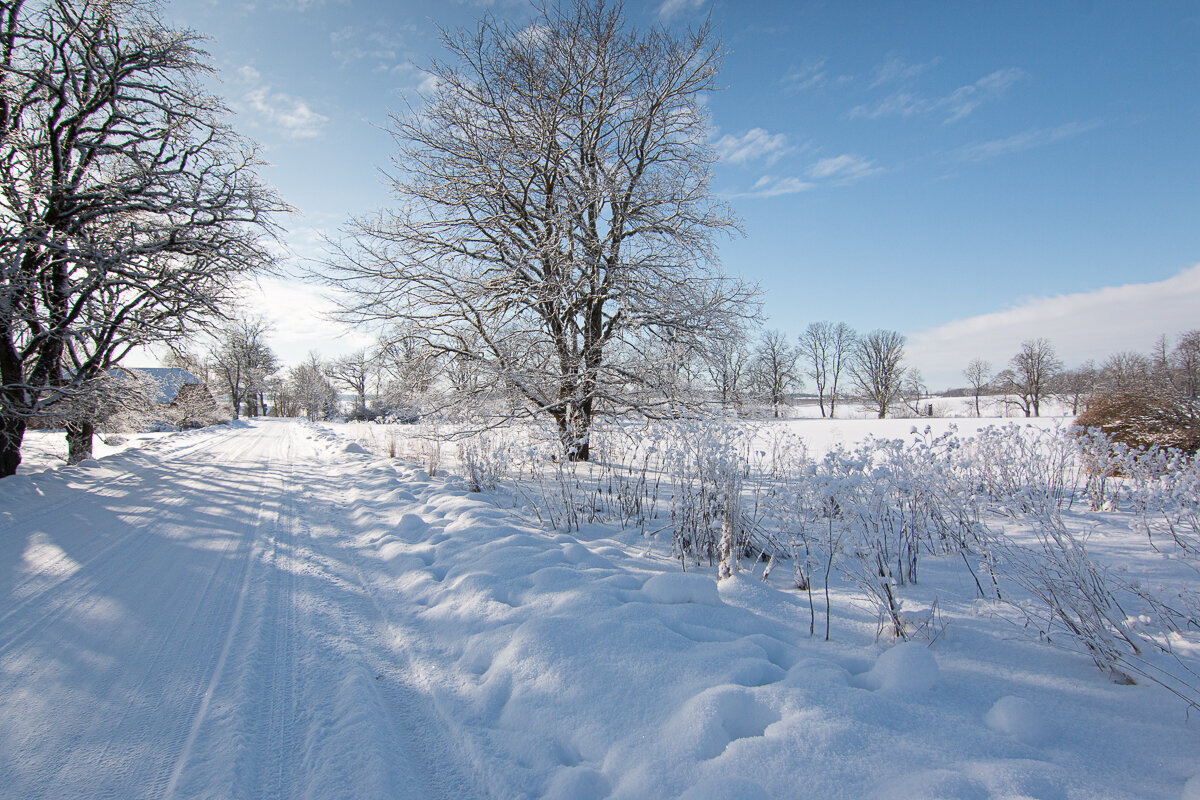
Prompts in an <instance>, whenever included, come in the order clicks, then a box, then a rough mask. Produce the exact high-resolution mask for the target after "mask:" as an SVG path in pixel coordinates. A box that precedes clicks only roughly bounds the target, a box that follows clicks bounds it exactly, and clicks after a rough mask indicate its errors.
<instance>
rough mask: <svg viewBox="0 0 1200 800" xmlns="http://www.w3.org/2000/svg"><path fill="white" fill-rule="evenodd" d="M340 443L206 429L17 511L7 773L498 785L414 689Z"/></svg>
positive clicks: (70, 779)
mask: <svg viewBox="0 0 1200 800" xmlns="http://www.w3.org/2000/svg"><path fill="white" fill-rule="evenodd" d="M329 457H330V447H329V444H328V442H327V441H325V440H321V439H319V438H318V439H314V438H313V436H312V435H311V434H310V433H308V432H307V431H306V430H305V429H304V428H302V427H300V426H297V425H293V424H289V423H276V424H271V423H267V424H261V425H259V426H256V427H254V428H234V429H227V430H224V431H221V432H218V433H208V432H206V433H203V434H197V435H193V436H191V437H187V438H181V440H180V441H178V442H173V443H164V445H163V446H162V447H160V448H158V449H157V450H151V451H150V452H147V453H144V454H138V455H130V456H126V457H123V458H122V459H120V460H119V461H114V462H113V463H112V464H111V465H107V462H105V465H102V464H101V463H100V462H92V463H90V464H87V465H85V466H84V467H82V468H81V469H78V470H73V471H70V472H71V473H72V474H70V475H69V476H68V475H67V473H66V472H64V473H61V474H57V475H56V474H50V473H47V474H45V475H43V476H39V477H38V478H37V484H39V486H37V487H32V488H34V492H36V493H38V494H43V495H48V496H45V497H37V498H36V500H35V499H34V496H33V495H32V493H29V492H28V491H27V495H29V499H30V501H31V502H27V503H20V502H18V503H14V504H13V506H14V507H11V508H7V509H6V513H5V515H4V519H3V522H0V547H2V548H4V549H3V551H2V556H0V560H2V563H3V565H4V572H3V574H2V577H0V581H2V584H0V591H2V594H3V596H4V597H5V598H7V599H8V602H6V603H5V605H4V607H3V611H2V612H0V719H2V720H3V726H2V727H0V792H2V793H4V794H5V796H10V797H27V798H33V797H46V798H68V797H112V798H134V797H156V798H162V797H200V796H203V797H231V798H232V797H245V798H254V797H280V798H283V797H302V796H311V797H334V796H340V797H382V796H387V797H401V798H403V797H412V798H435V797H469V796H477V795H478V794H479V793H477V792H476V791H474V789H473V787H472V785H471V783H470V781H469V780H468V779H467V778H466V777H464V776H462V775H458V774H454V772H453V770H452V769H450V767H449V764H452V763H454V762H453V761H450V762H447V761H446V760H445V756H446V755H447V752H446V751H447V746H446V745H445V744H444V743H443V742H442V741H441V737H440V733H439V726H438V725H437V721H436V719H435V716H436V715H435V714H434V713H433V712H432V711H431V710H430V709H429V708H427V707H426V706H427V705H428V704H427V703H424V704H423V703H421V702H420V701H417V702H413V697H412V695H413V694H414V691H415V690H414V689H413V688H412V686H411V685H410V676H408V675H406V674H405V671H404V668H403V664H402V663H400V662H399V661H398V659H397V653H398V652H402V650H400V651H398V649H397V647H396V642H395V641H394V634H393V633H390V632H389V629H388V625H387V623H386V620H385V618H384V614H383V610H382V606H381V605H380V604H379V603H378V602H377V601H376V598H375V597H374V595H373V594H372V590H371V589H370V587H369V586H368V585H367V584H366V583H365V582H364V579H363V577H362V575H363V573H362V570H361V567H360V565H359V563H358V559H359V558H361V556H358V555H356V552H355V550H354V549H353V547H352V544H353V539H352V538H351V537H348V536H347V535H346V534H347V533H348V532H353V531H355V530H356V529H357V528H356V524H355V522H354V521H353V520H351V519H349V518H348V515H349V513H350V512H349V511H348V505H347V502H346V498H347V497H348V496H349V495H350V494H351V493H352V492H353V491H354V489H355V487H354V485H353V484H352V482H351V481H352V479H353V478H354V477H356V476H355V475H354V474H353V473H350V472H347V471H346V470H345V469H338V468H336V467H334V466H331V465H330V464H329ZM42 485H44V486H42ZM63 490H66V491H63ZM15 531H21V532H23V533H24V534H25V535H21V536H15V535H13V534H14V532H15Z"/></svg>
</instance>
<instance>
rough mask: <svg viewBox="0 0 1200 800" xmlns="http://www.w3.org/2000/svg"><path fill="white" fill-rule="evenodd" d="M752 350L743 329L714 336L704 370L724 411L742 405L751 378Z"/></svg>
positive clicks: (738, 328) (705, 359) (735, 329)
mask: <svg viewBox="0 0 1200 800" xmlns="http://www.w3.org/2000/svg"><path fill="white" fill-rule="evenodd" d="M750 358H751V354H750V348H749V347H748V346H747V344H746V333H745V330H744V329H743V328H741V327H740V326H738V327H736V328H734V329H733V330H731V331H729V332H728V333H726V334H725V335H722V336H718V337H715V339H714V341H713V342H712V343H711V345H710V346H709V347H708V350H707V353H706V355H705V357H704V368H705V371H707V373H708V378H709V381H710V382H711V384H712V388H713V390H714V391H715V392H716V395H717V401H718V402H720V404H721V406H722V407H723V408H728V407H730V406H737V405H740V404H741V402H742V398H743V395H744V394H745V391H746V384H747V383H748V381H749V376H750Z"/></svg>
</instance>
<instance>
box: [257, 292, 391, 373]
mask: <svg viewBox="0 0 1200 800" xmlns="http://www.w3.org/2000/svg"><path fill="white" fill-rule="evenodd" d="M336 295H337V290H335V289H330V288H325V287H320V286H313V285H311V284H307V283H302V282H300V281H298V280H296V279H293V278H286V277H263V278H260V279H258V280H257V281H250V282H247V284H246V285H245V287H244V290H243V297H244V298H245V300H244V306H245V309H246V310H247V311H248V312H249V313H251V314H261V315H262V316H263V317H264V318H265V319H266V320H267V322H269V323H270V324H271V326H272V331H271V335H270V337H269V340H268V341H269V342H270V345H271V349H273V350H274V351H275V353H276V354H277V355H278V356H279V358H280V360H281V361H282V362H283V363H284V364H288V365H291V364H298V363H299V362H300V361H302V360H304V357H305V356H306V355H307V354H308V353H309V352H310V351H316V352H318V353H320V354H321V355H322V356H324V357H332V356H340V355H345V354H346V353H350V352H353V351H354V350H358V349H360V348H363V347H367V346H369V345H370V344H371V343H372V342H373V341H374V337H373V336H371V335H370V334H369V333H368V332H366V331H364V330H362V329H355V328H352V327H350V326H348V325H344V324H343V323H341V322H337V321H335V320H334V319H333V317H332V314H333V312H334V311H336V309H337V302H336V300H335V297H336Z"/></svg>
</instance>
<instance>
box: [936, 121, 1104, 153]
mask: <svg viewBox="0 0 1200 800" xmlns="http://www.w3.org/2000/svg"><path fill="white" fill-rule="evenodd" d="M1099 126H1100V123H1099V122H1096V121H1092V122H1068V123H1067V124H1065V125H1059V126H1058V127H1056V128H1042V129H1039V130H1030V131H1024V132H1022V133H1018V134H1016V135H1014V136H1009V137H1006V138H1004V139H993V140H991V141H988V142H980V143H979V144H973V145H969V146H967V147H964V148H962V149H961V150H959V151H958V157H959V158H960V159H961V160H963V161H987V160H988V159H990V158H996V157H998V156H1005V155H1009V154H1010V153H1019V152H1021V151H1023V150H1032V149H1033V148H1035V147H1042V146H1044V145H1048V144H1053V143H1054V142H1058V141H1061V140H1063V139H1069V138H1071V137H1073V136H1079V135H1080V134H1083V133H1087V132H1088V131H1090V130H1093V129H1095V128H1098V127H1099Z"/></svg>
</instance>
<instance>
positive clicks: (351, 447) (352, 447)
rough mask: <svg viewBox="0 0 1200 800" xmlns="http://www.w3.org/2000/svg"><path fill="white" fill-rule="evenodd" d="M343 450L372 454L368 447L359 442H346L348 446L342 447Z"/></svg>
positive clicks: (345, 451) (344, 451)
mask: <svg viewBox="0 0 1200 800" xmlns="http://www.w3.org/2000/svg"><path fill="white" fill-rule="evenodd" d="M342 452H343V453H359V454H361V455H370V453H369V452H368V451H367V448H365V447H363V446H362V445H361V444H359V443H358V442H348V443H347V444H346V446H345V447H343V448H342Z"/></svg>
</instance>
